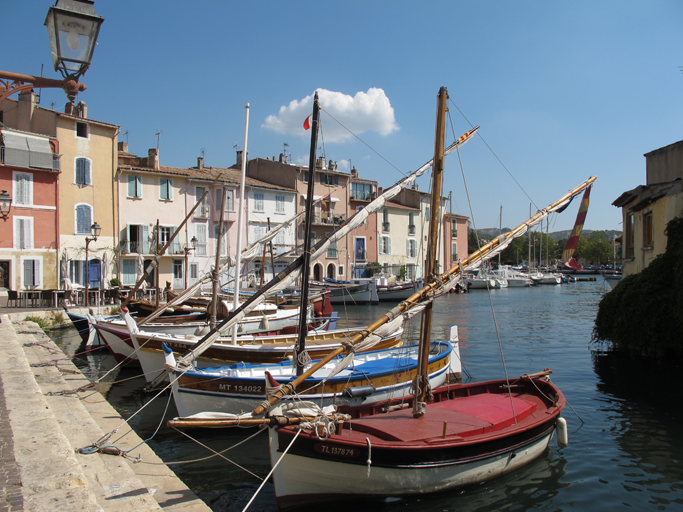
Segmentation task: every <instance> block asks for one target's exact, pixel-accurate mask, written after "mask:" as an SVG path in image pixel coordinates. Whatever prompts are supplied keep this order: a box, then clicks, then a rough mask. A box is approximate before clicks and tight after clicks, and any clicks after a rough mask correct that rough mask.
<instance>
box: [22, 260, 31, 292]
mask: <svg viewBox="0 0 683 512" xmlns="http://www.w3.org/2000/svg"><path fill="white" fill-rule="evenodd" d="M29 286H33V260H24V288H28V287H29Z"/></svg>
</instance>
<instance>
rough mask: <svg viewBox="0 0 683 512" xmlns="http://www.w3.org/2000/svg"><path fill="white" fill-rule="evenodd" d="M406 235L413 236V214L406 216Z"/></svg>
mask: <svg viewBox="0 0 683 512" xmlns="http://www.w3.org/2000/svg"><path fill="white" fill-rule="evenodd" d="M408 234H409V235H414V234H415V212H410V213H409V214H408Z"/></svg>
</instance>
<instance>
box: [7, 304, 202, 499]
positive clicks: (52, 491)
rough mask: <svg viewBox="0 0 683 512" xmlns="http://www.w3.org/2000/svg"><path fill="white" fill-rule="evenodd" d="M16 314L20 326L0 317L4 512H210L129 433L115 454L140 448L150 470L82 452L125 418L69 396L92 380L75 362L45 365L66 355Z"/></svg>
mask: <svg viewBox="0 0 683 512" xmlns="http://www.w3.org/2000/svg"><path fill="white" fill-rule="evenodd" d="M10 310H11V311H12V313H18V314H12V315H11V317H12V318H13V319H14V321H13V320H11V319H10V315H7V314H0V322H1V323H0V354H2V356H1V357H0V512H5V511H7V512H10V511H11V512H15V511H37V512H43V511H45V512H48V511H49V512H60V511H69V512H71V511H79V512H80V511H85V512H90V511H92V512H100V511H104V512H109V511H112V512H113V511H116V512H120V511H123V512H127V511H130V512H139V511H148V510H165V511H169V512H195V511H197V512H208V511H209V510H210V508H209V507H208V506H207V505H206V504H205V503H204V502H202V501H201V500H200V499H198V498H197V496H196V495H195V494H194V493H193V492H192V491H190V489H188V488H187V486H185V484H183V482H182V481H180V479H178V478H177V477H176V475H175V473H173V472H172V471H171V470H170V469H169V468H168V467H167V466H166V465H165V464H163V462H162V461H161V460H160V459H159V458H158V457H157V456H156V454H155V453H154V452H153V451H152V450H151V449H150V448H149V447H148V446H147V445H146V444H144V443H143V442H142V440H141V439H140V438H139V437H138V436H137V435H136V434H135V432H133V431H130V432H128V429H127V427H125V426H123V427H121V429H120V431H119V432H117V434H116V435H117V440H116V445H117V447H118V448H120V449H121V450H124V451H125V450H128V449H131V448H133V447H135V450H134V453H135V455H136V456H138V455H140V457H141V459H142V460H143V461H145V463H143V464H134V463H133V462H132V461H130V460H128V459H125V458H123V457H120V456H115V455H103V454H99V453H95V454H81V453H78V449H79V448H83V447H87V446H89V445H92V444H93V443H94V442H95V441H97V440H98V439H100V438H101V437H102V436H103V435H104V433H107V432H111V431H113V430H114V429H116V428H117V427H120V426H121V425H122V423H123V419H122V418H121V417H120V416H119V414H118V413H117V412H116V411H115V410H114V409H113V408H112V407H111V406H110V405H109V403H108V402H107V401H106V400H105V399H104V397H103V396H102V395H100V394H99V393H97V392H95V391H94V390H92V389H89V390H88V391H87V392H85V393H84V392H71V390H77V389H79V388H80V387H81V386H84V385H86V384H88V383H89V381H88V380H87V378H86V377H85V376H84V375H83V374H82V373H80V371H78V369H77V368H76V367H75V366H74V365H73V364H71V361H70V360H68V359H66V360H64V361H60V364H59V368H57V367H56V366H43V364H45V363H47V362H49V361H52V360H54V359H57V358H59V357H60V356H62V355H63V353H62V352H61V351H60V350H59V348H58V347H57V345H55V344H54V343H53V342H52V341H51V340H50V339H49V338H48V337H47V336H46V335H45V334H44V333H43V331H42V330H41V329H40V328H39V327H38V325H37V324H35V323H33V322H22V321H21V316H23V315H24V314H25V313H24V312H23V311H18V310H17V309H16V308H10ZM7 311H8V310H7V309H5V308H3V309H2V310H0V313H2V312H7ZM27 313H30V311H29V312H27ZM33 313H39V312H36V311H35V310H33ZM35 316H43V314H42V313H41V314H35ZM64 391H67V393H64ZM52 393H54V395H53V394H52ZM85 396H87V400H84V399H83V398H84V397H85ZM124 434H125V435H124ZM121 436H123V437H121ZM138 445H140V446H138ZM149 463H152V464H149Z"/></svg>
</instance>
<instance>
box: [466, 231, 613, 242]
mask: <svg viewBox="0 0 683 512" xmlns="http://www.w3.org/2000/svg"><path fill="white" fill-rule="evenodd" d="M511 229H512V228H503V233H505V232H506V231H510V230H511ZM595 231H596V230H593V229H584V230H583V231H582V232H581V236H589V235H590V234H591V233H594V232H595ZM598 231H601V232H603V233H605V236H607V239H608V240H611V239H612V237H614V236H621V234H622V232H621V231H616V230H614V229H606V230H598ZM477 232H478V233H479V237H480V238H484V239H486V240H492V239H494V238H496V237H497V236H498V234H499V233H500V228H485V229H478V230H477ZM571 232H572V230H571V229H565V230H564V231H554V232H552V233H548V236H549V237H550V238H552V239H553V240H554V241H555V242H557V241H558V240H566V239H567V238H569V235H570V234H571Z"/></svg>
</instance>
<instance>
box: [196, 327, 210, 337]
mask: <svg viewBox="0 0 683 512" xmlns="http://www.w3.org/2000/svg"><path fill="white" fill-rule="evenodd" d="M208 333H209V326H208V325H205V326H203V327H197V330H196V331H195V332H194V334H195V336H205V335H207V334H208Z"/></svg>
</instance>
